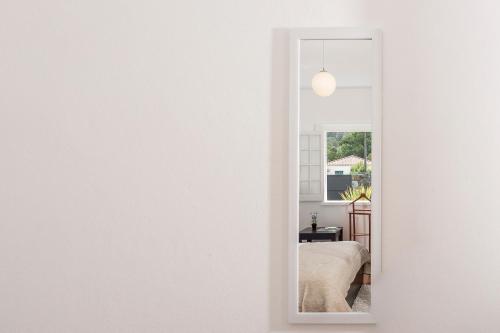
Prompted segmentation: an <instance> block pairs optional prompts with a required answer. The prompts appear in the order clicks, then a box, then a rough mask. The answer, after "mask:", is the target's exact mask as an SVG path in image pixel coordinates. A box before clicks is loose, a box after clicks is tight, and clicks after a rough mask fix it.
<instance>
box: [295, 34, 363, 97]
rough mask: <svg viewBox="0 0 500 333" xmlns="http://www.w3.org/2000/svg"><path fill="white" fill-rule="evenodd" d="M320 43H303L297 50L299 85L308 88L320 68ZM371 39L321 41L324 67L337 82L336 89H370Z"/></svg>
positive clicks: (307, 41)
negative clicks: (323, 47)
mask: <svg viewBox="0 0 500 333" xmlns="http://www.w3.org/2000/svg"><path fill="white" fill-rule="evenodd" d="M322 43H323V42H322V41H321V40H303V41H302V42H301V47H300V83H301V87H302V88H303V89H307V88H309V89H310V88H311V79H312V77H313V76H314V74H316V73H317V72H319V71H320V70H321V67H322V52H323V51H322V45H323V44H322ZM371 50H372V41H371V40H325V67H326V69H327V71H328V72H330V73H331V74H332V75H333V76H334V77H335V79H336V80H337V87H339V88H348V87H370V86H371V76H372V61H373V58H372V52H371Z"/></svg>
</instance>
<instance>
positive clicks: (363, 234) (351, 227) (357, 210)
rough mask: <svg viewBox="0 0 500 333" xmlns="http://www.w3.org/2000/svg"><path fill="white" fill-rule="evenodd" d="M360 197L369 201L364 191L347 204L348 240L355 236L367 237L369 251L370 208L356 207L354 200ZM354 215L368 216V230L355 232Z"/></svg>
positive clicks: (370, 244) (370, 243)
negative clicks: (348, 209)
mask: <svg viewBox="0 0 500 333" xmlns="http://www.w3.org/2000/svg"><path fill="white" fill-rule="evenodd" d="M361 199H366V200H368V201H370V202H371V200H370V199H369V198H368V197H367V196H366V194H365V193H361V195H360V196H359V197H358V198H357V199H356V200H354V201H352V202H351V203H350V204H349V205H350V206H351V211H350V212H349V240H353V241H355V240H356V237H368V251H369V252H371V247H372V242H371V237H370V234H371V230H372V227H371V225H372V210H371V209H360V208H356V202H357V201H358V200H361ZM356 216H368V232H358V233H357V232H356Z"/></svg>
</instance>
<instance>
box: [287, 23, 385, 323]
mask: <svg viewBox="0 0 500 333" xmlns="http://www.w3.org/2000/svg"><path fill="white" fill-rule="evenodd" d="M311 39H313V40H314V39H320V40H324V39H330V40H335V39H338V40H345V39H358V40H359V39H368V40H370V39H371V40H372V41H373V65H374V66H373V68H374V70H373V82H372V152H373V160H372V185H373V192H372V223H373V224H372V240H371V241H372V242H373V243H372V253H371V256H372V258H371V269H372V272H371V273H372V275H371V279H372V300H371V307H370V312H369V313H364V312H338V313H333V312H326V313H316V312H315V313H312V312H298V306H297V304H298V234H299V130H300V128H299V120H300V116H299V112H300V44H301V40H311ZM381 43H382V33H381V31H380V30H378V29H369V28H304V29H292V30H291V31H290V76H289V77H290V115H289V117H290V118H289V120H290V124H289V126H290V128H289V237H288V248H289V250H288V252H289V253H288V262H289V264H288V268H289V269H288V284H289V285H288V321H289V322H290V323H311V324H372V323H375V316H376V309H377V303H378V302H377V301H378V300H377V297H378V295H377V294H376V293H375V290H376V283H377V280H378V276H379V274H380V273H381V267H382V265H381V264H382V260H381V231H382V228H381V221H382V201H381V198H382V189H381V185H382V181H381V180H382V163H381V160H382V146H381V144H382V45H381ZM374 287H375V288H374ZM374 296H375V297H374Z"/></svg>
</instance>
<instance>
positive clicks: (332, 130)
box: [297, 40, 373, 312]
mask: <svg viewBox="0 0 500 333" xmlns="http://www.w3.org/2000/svg"><path fill="white" fill-rule="evenodd" d="M300 45H301V46H300V112H299V113H300V125H299V131H300V133H299V136H300V138H299V149H300V158H299V191H300V195H299V201H300V202H299V234H298V235H297V239H298V247H299V248H298V250H299V251H298V253H299V262H298V265H299V268H298V272H299V286H298V292H299V297H298V303H299V304H298V309H299V312H351V311H354V312H369V311H370V306H371V268H370V262H371V260H370V251H371V217H372V215H371V194H372V182H371V173H372V157H373V156H372V133H371V132H372V119H371V117H372V74H373V68H372V67H373V53H372V52H373V50H372V49H373V46H372V41H371V40H302V41H301V44H300Z"/></svg>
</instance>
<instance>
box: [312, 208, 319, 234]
mask: <svg viewBox="0 0 500 333" xmlns="http://www.w3.org/2000/svg"><path fill="white" fill-rule="evenodd" d="M317 226H318V212H312V213H311V227H312V230H313V231H316V228H317Z"/></svg>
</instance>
